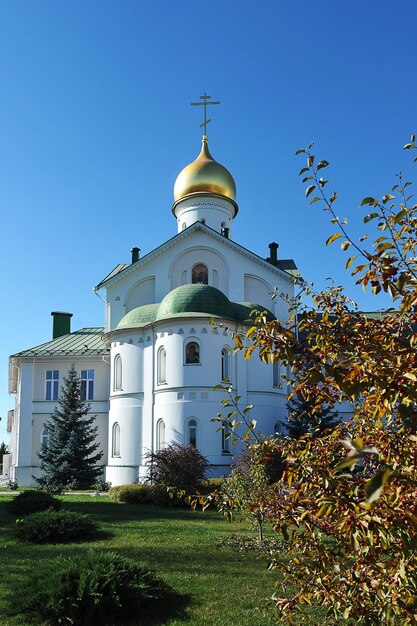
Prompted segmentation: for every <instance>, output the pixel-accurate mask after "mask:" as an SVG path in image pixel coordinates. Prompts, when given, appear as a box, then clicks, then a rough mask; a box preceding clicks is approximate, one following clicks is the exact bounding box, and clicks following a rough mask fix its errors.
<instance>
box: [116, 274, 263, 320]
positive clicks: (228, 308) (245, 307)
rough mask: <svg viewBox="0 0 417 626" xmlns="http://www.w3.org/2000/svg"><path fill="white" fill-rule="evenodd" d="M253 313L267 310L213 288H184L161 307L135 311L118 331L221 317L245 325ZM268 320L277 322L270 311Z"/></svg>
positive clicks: (169, 295) (161, 304)
mask: <svg viewBox="0 0 417 626" xmlns="http://www.w3.org/2000/svg"><path fill="white" fill-rule="evenodd" d="M253 310H256V311H261V312H262V311H264V310H265V307H264V306H261V305H260V304H256V303H253V302H230V300H229V299H228V298H227V296H225V295H224V293H223V292H222V291H220V290H219V289H216V288H215V287H210V286H209V285H200V284H195V285H181V287H177V288H176V289H173V290H172V291H170V292H169V293H168V294H167V295H166V296H165V298H164V299H163V300H162V302H161V303H160V304H159V303H156V304H144V305H142V306H138V307H137V308H136V309H132V310H131V311H129V313H126V315H125V316H124V317H122V319H121V320H120V322H119V323H118V325H117V327H116V328H117V329H118V330H120V329H123V328H142V327H144V326H147V325H148V324H152V322H156V321H160V320H168V319H170V318H174V317H218V318H222V319H227V320H233V321H235V322H238V323H240V324H245V323H247V322H248V320H249V319H250V318H251V311H253ZM266 317H267V319H268V320H272V319H275V316H274V315H273V313H271V311H269V310H266Z"/></svg>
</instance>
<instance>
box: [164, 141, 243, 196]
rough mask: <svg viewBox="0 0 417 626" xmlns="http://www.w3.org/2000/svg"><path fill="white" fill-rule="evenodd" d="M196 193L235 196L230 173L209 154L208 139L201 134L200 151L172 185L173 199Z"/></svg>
mask: <svg viewBox="0 0 417 626" xmlns="http://www.w3.org/2000/svg"><path fill="white" fill-rule="evenodd" d="M198 193H214V194H216V195H218V196H224V197H225V198H229V199H230V200H233V201H234V200H235V198H236V185H235V181H234V180H233V176H232V175H231V173H230V172H229V171H228V170H227V169H226V168H225V167H224V166H223V165H220V163H217V161H215V160H214V159H213V157H212V156H211V154H210V151H209V148H208V139H207V136H206V135H203V144H202V146H201V152H200V154H199V155H198V157H197V158H196V160H195V161H193V162H192V163H190V164H189V165H187V166H186V167H184V169H183V170H182V171H181V172H180V173H179V174H178V176H177V180H176V181H175V185H174V200H175V202H177V201H178V200H181V199H182V198H185V196H189V195H191V194H198Z"/></svg>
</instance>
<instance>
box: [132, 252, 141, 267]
mask: <svg viewBox="0 0 417 626" xmlns="http://www.w3.org/2000/svg"><path fill="white" fill-rule="evenodd" d="M131 253H132V265H133V263H136V262H137V261H139V256H140V248H132V249H131Z"/></svg>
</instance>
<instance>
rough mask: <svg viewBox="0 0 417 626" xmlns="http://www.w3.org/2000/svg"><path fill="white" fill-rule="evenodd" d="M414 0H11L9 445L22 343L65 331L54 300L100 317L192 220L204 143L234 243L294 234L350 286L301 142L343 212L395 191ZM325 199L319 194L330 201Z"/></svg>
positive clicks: (318, 263)
mask: <svg viewBox="0 0 417 626" xmlns="http://www.w3.org/2000/svg"><path fill="white" fill-rule="evenodd" d="M416 26H417V4H416V2H415V0H390V1H388V0H380V1H379V2H375V1H371V0H361V1H360V2H359V1H358V0H351V1H350V2H334V0H332V1H330V0H328V1H319V0H318V1H317V2H311V0H299V1H298V2H293V1H289V0H288V1H285V2H284V1H282V0H267V1H260V2H258V3H254V2H253V1H252V0H251V1H249V0H239V1H238V0H234V1H232V0H221V1H220V0H212V1H211V2H209V3H207V2H205V3H203V2H196V1H195V0H194V1H192V2H191V1H188V0H187V1H183V0H177V1H176V2H173V1H172V0H165V1H163V0H152V2H145V1H144V0H143V1H140V0H120V1H116V0H112V1H109V0H90V1H88V0H71V1H70V2H67V1H63V0H19V1H15V2H13V1H9V2H7V1H4V2H1V3H0V58H1V63H0V92H1V93H0V211H1V213H0V215H1V224H2V228H1V234H2V236H1V248H0V254H1V269H2V274H3V281H2V299H1V302H2V306H1V309H0V316H1V319H0V322H1V330H2V341H1V350H0V415H1V416H2V417H3V422H1V423H0V441H1V440H2V439H3V438H5V437H6V435H5V433H4V427H5V417H6V414H7V410H8V409H10V408H13V398H12V397H9V396H8V394H7V361H8V355H9V354H11V353H14V352H18V351H19V350H22V349H25V348H28V347H31V346H34V345H37V344H39V343H42V342H44V341H48V340H49V339H50V338H51V324H52V319H51V317H50V312H51V311H53V310H64V311H70V312H72V313H74V317H73V328H74V329H76V328H80V327H83V326H94V325H102V323H103V305H102V303H101V302H100V300H99V299H98V298H97V297H96V296H95V295H94V294H93V292H92V287H93V285H95V284H97V283H98V282H99V281H100V280H101V279H102V278H103V277H104V276H105V275H106V274H107V272H108V271H109V270H110V269H111V268H112V267H113V266H114V265H115V264H116V263H118V262H129V259H130V249H131V247H132V246H134V245H137V246H139V247H140V248H141V249H142V253H143V254H144V253H146V252H148V251H150V250H152V249H153V248H154V247H155V246H157V245H158V244H160V243H162V242H163V241H165V240H166V239H168V238H169V237H171V236H173V235H174V234H175V233H176V223H175V220H174V218H173V216H172V214H171V204H172V189H173V184H174V181H175V178H176V176H177V174H178V173H179V171H180V170H181V169H182V167H184V166H185V165H186V164H187V163H189V162H190V161H192V160H193V159H194V158H195V156H196V155H197V153H198V151H199V147H200V129H199V123H200V121H201V120H200V113H201V111H200V110H199V109H196V108H192V107H190V105H189V103H190V102H192V101H195V100H197V99H198V96H199V95H200V94H202V93H203V92H204V91H207V93H209V94H211V95H212V96H213V98H214V99H216V100H217V99H218V100H221V106H219V107H213V110H212V111H211V113H212V117H213V122H212V123H211V124H210V125H209V129H208V130H209V139H210V149H211V151H212V154H213V156H214V157H215V158H216V159H217V160H218V161H220V162H221V163H223V164H224V165H226V166H227V167H228V168H229V169H230V171H231V172H232V174H233V175H234V177H235V180H236V184H237V190H238V197H237V201H238V203H239V209H240V210H239V214H238V216H237V218H236V220H235V224H234V230H233V239H234V240H236V241H237V242H239V243H240V244H242V245H244V246H246V247H248V248H250V249H251V250H253V251H254V252H255V253H257V254H260V255H262V256H267V254H268V247H267V245H268V243H269V242H270V241H272V240H275V241H277V242H279V244H280V249H279V255H280V257H281V258H294V260H295V261H296V263H297V265H298V267H299V268H300V270H301V272H302V274H303V276H304V277H305V278H307V279H309V280H313V281H314V282H315V284H316V285H317V286H323V285H324V284H325V279H326V278H327V277H332V278H333V279H334V280H335V281H336V283H338V284H339V283H342V282H343V283H344V284H346V285H347V289H348V293H349V294H350V295H351V296H352V297H353V298H355V299H356V300H357V301H358V302H359V304H360V306H361V307H362V308H364V309H368V310H375V309H378V308H380V307H381V306H383V305H384V301H383V300H381V299H377V298H373V297H372V296H370V295H362V293H361V291H357V290H356V288H355V287H354V286H353V281H349V279H348V277H347V276H346V275H345V272H344V270H343V267H344V259H345V258H346V256H345V255H344V254H343V253H342V252H340V249H339V247H338V246H337V245H336V244H334V247H332V248H331V249H326V248H325V247H324V242H325V240H326V238H327V237H328V236H329V235H330V234H331V233H332V232H333V227H332V226H331V225H330V224H329V221H328V214H327V213H323V212H322V211H320V210H319V209H316V208H315V207H314V206H313V207H309V206H308V204H307V203H306V201H305V199H304V189H303V187H302V185H301V183H300V181H299V179H298V176H297V173H298V170H299V169H300V167H302V166H303V162H302V159H300V158H299V157H298V158H296V157H295V156H294V152H295V150H296V149H297V148H299V147H301V146H304V145H306V144H307V143H309V142H310V141H312V140H314V141H315V142H316V152H317V154H318V155H319V156H320V157H321V158H326V159H327V160H329V161H330V162H331V168H329V172H328V173H329V176H330V178H331V181H332V188H335V189H337V190H338V192H339V197H340V200H339V201H338V211H339V215H340V216H341V217H348V218H349V221H350V224H351V229H352V232H353V233H357V234H362V227H361V223H360V219H361V217H362V215H363V210H362V209H359V208H358V205H359V202H360V200H361V198H362V197H364V196H365V195H382V194H383V193H385V192H387V191H389V190H390V187H391V185H392V184H393V183H394V174H395V173H396V172H398V171H399V170H400V169H403V170H404V171H405V172H410V175H411V174H412V169H411V166H409V164H408V163H409V160H408V159H407V156H408V155H407V154H404V153H403V152H402V151H401V147H402V145H403V144H404V143H405V142H406V141H407V140H408V138H409V135H410V133H411V132H414V131H416V129H417V119H416V118H417V106H416V103H417V81H416V64H417V35H416V32H417V30H416ZM315 206H317V205H315Z"/></svg>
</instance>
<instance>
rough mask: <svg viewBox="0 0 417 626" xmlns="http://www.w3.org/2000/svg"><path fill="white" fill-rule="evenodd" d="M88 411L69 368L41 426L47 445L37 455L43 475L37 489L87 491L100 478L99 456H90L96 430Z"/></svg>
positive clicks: (86, 403)
mask: <svg viewBox="0 0 417 626" xmlns="http://www.w3.org/2000/svg"><path fill="white" fill-rule="evenodd" d="M89 411H90V405H89V403H88V402H85V401H84V400H82V399H81V385H80V379H79V377H78V375H77V372H76V371H75V367H74V365H73V366H72V367H71V369H70V370H69V373H68V376H67V377H66V378H64V385H63V386H62V389H61V397H60V399H59V401H58V406H57V407H55V410H54V412H53V413H51V416H50V419H49V420H48V421H47V422H46V424H45V428H47V429H48V431H49V434H48V443H47V444H44V443H43V444H42V446H41V450H40V452H39V453H38V456H39V459H40V469H41V470H42V472H43V476H42V477H41V478H39V479H38V478H36V479H35V480H36V481H37V483H38V484H39V485H40V486H41V487H47V488H49V489H52V490H61V489H62V488H63V487H66V486H69V485H70V486H71V488H75V489H87V488H88V487H91V485H92V484H93V483H94V482H95V481H96V480H97V478H98V477H99V476H101V474H102V468H101V467H100V466H97V463H98V462H99V461H100V459H101V457H102V456H103V453H102V452H99V453H97V454H94V453H95V452H96V451H97V449H98V447H99V444H98V443H96V442H95V440H96V437H97V431H98V428H97V426H93V423H94V420H95V416H94V415H90V414H89Z"/></svg>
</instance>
